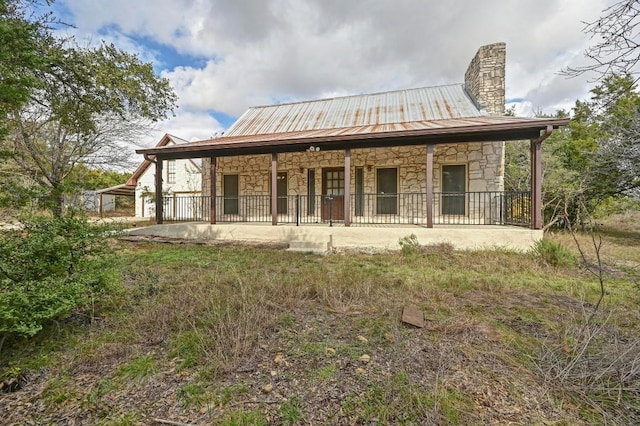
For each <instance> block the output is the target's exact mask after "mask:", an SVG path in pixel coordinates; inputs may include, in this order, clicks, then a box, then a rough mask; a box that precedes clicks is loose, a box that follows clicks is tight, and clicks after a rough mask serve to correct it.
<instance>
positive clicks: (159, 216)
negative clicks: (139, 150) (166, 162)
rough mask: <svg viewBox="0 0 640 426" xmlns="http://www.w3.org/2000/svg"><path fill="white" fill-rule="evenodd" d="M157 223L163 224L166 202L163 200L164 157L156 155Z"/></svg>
mask: <svg viewBox="0 0 640 426" xmlns="http://www.w3.org/2000/svg"><path fill="white" fill-rule="evenodd" d="M155 178H156V223H157V224H158V225H161V224H162V216H163V215H162V209H163V207H164V203H163V202H162V201H163V200H162V157H160V156H159V155H158V156H156V176H155Z"/></svg>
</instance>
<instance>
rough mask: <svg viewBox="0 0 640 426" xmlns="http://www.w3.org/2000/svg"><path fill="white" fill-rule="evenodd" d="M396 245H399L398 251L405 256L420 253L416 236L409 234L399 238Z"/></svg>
mask: <svg viewBox="0 0 640 426" xmlns="http://www.w3.org/2000/svg"><path fill="white" fill-rule="evenodd" d="M398 244H399V245H400V251H402V254H404V255H405V256H413V255H416V254H418V253H420V243H419V242H418V237H416V234H410V235H407V236H404V237H402V238H400V239H399V240H398Z"/></svg>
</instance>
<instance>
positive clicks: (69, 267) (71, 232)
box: [0, 215, 113, 350]
mask: <svg viewBox="0 0 640 426" xmlns="http://www.w3.org/2000/svg"><path fill="white" fill-rule="evenodd" d="M111 233H112V229H111V228H108V227H106V226H104V225H103V226H95V225H91V224H90V223H88V222H87V219H86V218H84V217H76V216H73V215H66V216H62V217H56V218H51V217H34V218H30V219H27V220H24V221H23V222H22V228H21V229H19V230H12V231H4V232H2V233H0V350H1V347H2V342H3V341H4V339H5V338H6V337H7V336H8V335H20V336H33V335H35V334H36V333H38V332H39V331H40V330H41V329H42V327H43V326H44V325H45V323H47V322H48V321H51V320H56V319H60V318H64V317H66V316H68V315H69V314H70V313H71V312H72V311H73V310H74V309H76V308H79V307H86V306H90V305H92V304H93V303H94V302H96V301H98V300H99V299H100V298H101V297H102V296H103V295H104V294H105V293H106V292H107V291H108V289H109V287H110V286H109V283H110V282H113V280H111V279H110V277H111V276H112V275H111V271H112V269H111V268H110V267H109V263H108V260H109V254H110V251H111V249H110V245H109V244H108V242H107V241H106V240H107V238H108V237H109V235H111Z"/></svg>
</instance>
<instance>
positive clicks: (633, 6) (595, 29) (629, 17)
mask: <svg viewBox="0 0 640 426" xmlns="http://www.w3.org/2000/svg"><path fill="white" fill-rule="evenodd" d="M639 29H640V2H639V1H638V0H621V1H619V2H618V3H616V4H614V5H613V6H610V7H608V8H607V9H605V10H603V16H601V17H600V18H599V19H597V20H595V21H592V22H587V23H585V27H584V29H583V32H584V33H586V34H589V35H590V39H591V40H592V41H593V42H595V44H594V45H592V46H591V47H589V48H588V49H587V50H585V52H584V55H585V57H587V58H588V59H590V60H591V62H592V63H591V64H590V65H585V66H580V67H567V68H565V69H563V70H562V71H561V72H560V73H561V74H563V75H565V76H567V77H577V76H579V75H582V74H584V73H595V74H596V77H595V78H594V79H593V80H592V81H597V80H600V79H602V78H603V77H605V76H607V75H611V74H626V73H629V74H638V72H640V70H638V67H637V65H638V63H639V62H640V49H638V47H640V31H639ZM639 78H640V77H639ZM636 81H638V79H636Z"/></svg>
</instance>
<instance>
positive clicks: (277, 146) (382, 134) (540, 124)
mask: <svg viewBox="0 0 640 426" xmlns="http://www.w3.org/2000/svg"><path fill="white" fill-rule="evenodd" d="M568 123H569V119H568V118H521V117H497V116H485V117H475V118H464V119H447V120H433V121H414V122H406V123H392V124H384V125H376V126H354V127H345V128H338V129H322V130H307V131H299V132H288V133H273V134H263V135H249V136H232V137H230V136H227V137H224V136H223V137H220V138H217V139H208V140H203V141H197V142H191V143H188V144H181V145H171V146H164V147H155V148H147V149H139V150H136V152H137V153H138V154H147V155H158V156H160V157H161V158H163V159H177V158H202V157H226V156H235V155H252V154H268V153H282V152H301V151H305V150H306V149H307V148H309V146H311V145H313V146H317V147H319V148H320V149H321V150H325V151H330V150H340V149H346V148H351V149H354V148H355V149H357V148H380V147H390V146H409V145H426V144H444V143H461V142H489V141H511V140H530V139H537V138H539V137H540V132H542V131H545V130H546V129H547V128H549V127H551V128H553V129H557V128H559V127H560V126H564V125H566V124H568Z"/></svg>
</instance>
